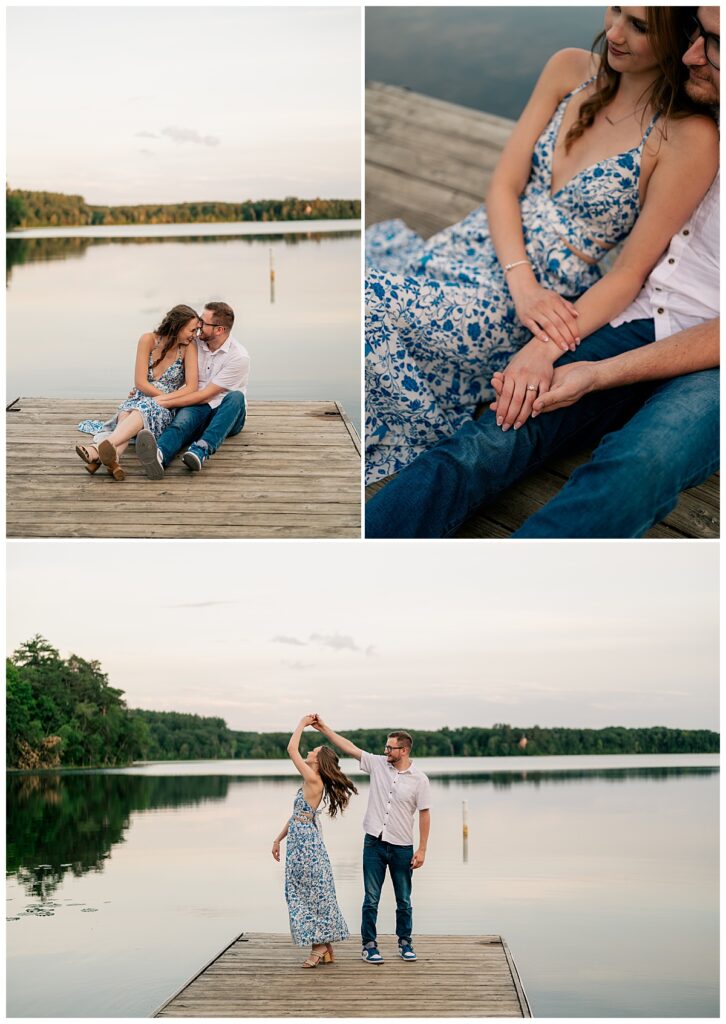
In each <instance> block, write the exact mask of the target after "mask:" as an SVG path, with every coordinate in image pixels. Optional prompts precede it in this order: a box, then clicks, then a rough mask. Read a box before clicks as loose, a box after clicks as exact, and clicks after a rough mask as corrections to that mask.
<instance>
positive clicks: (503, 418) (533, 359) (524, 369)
mask: <svg viewBox="0 0 726 1024" xmlns="http://www.w3.org/2000/svg"><path fill="white" fill-rule="evenodd" d="M555 351H556V350H555ZM553 373H554V362H553V358H552V350H551V349H550V348H547V347H545V346H544V345H542V344H541V343H540V342H539V341H537V340H536V339H534V340H532V341H530V342H529V343H528V344H527V345H525V346H524V348H522V349H520V350H519V352H517V354H516V355H515V356H514V358H513V359H512V360H511V362H510V363H509V365H508V366H507V367H506V369H505V370H504V371H503V372H502V373H495V374H494V375H493V377H492V387H493V388H494V390H495V391H496V393H497V398H496V400H495V401H494V402H492V404H491V405H490V407H489V408H490V409H492V410H493V411H494V413H495V414H496V417H497V426H498V427H501V428H502V430H505V431H506V430H509V428H510V427H514V429H515V430H519V428H520V427H521V426H522V424H523V423H525V422H526V421H527V419H529V416H530V414H531V412H532V406H533V405H534V402H535V399H536V398H537V396H538V395H539V394H542V393H543V392H545V391H549V387H550V382H551V380H552V374H553Z"/></svg>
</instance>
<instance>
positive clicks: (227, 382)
mask: <svg viewBox="0 0 726 1024" xmlns="http://www.w3.org/2000/svg"><path fill="white" fill-rule="evenodd" d="M249 371H250V358H249V356H245V355H242V354H241V353H234V354H233V355H231V356H230V357H229V359H226V360H225V362H224V364H223V365H222V366H221V367H220V368H219V370H217V372H216V373H215V374H214V376H213V377H212V379H211V380H210V381H209V383H210V384H216V385H217V387H218V388H224V390H225V391H239V390H241V388H242V385H243V384H244V381H245V378H246V377H247V376H248V374H249Z"/></svg>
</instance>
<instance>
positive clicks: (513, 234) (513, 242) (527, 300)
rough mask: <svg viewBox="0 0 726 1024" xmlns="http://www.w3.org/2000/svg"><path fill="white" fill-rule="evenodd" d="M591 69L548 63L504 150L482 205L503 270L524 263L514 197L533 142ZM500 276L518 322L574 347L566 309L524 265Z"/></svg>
mask: <svg viewBox="0 0 726 1024" xmlns="http://www.w3.org/2000/svg"><path fill="white" fill-rule="evenodd" d="M593 70H594V66H593V63H592V55H591V54H589V53H587V52H586V51H585V50H572V49H570V50H561V51H560V52H559V53H556V54H555V55H554V57H552V58H550V60H549V61H548V62H547V64H546V65H545V68H544V70H543V72H542V74H541V75H540V78H539V81H538V82H537V85H536V86H535V88H534V92H533V93H532V96H531V97H530V100H529V102H528V103H527V106H526V107H525V109H524V112H523V113H522V116H521V117H520V119H519V121H518V122H517V124H516V126H515V128H514V131H513V132H512V134H511V136H510V138H509V141H508V142H507V144H506V146H505V147H504V150H503V152H502V155H501V157H500V160H499V163H498V164H497V168H496V170H495V172H494V174H493V175H492V180H491V184H490V186H489V193H488V195H487V201H486V205H487V214H488V217H489V229H490V231H491V236H492V241H493V243H494V248H495V250H496V253H497V256H498V258H499V262H500V264H501V265H502V266H503V267H504V266H506V265H507V264H509V263H515V262H517V261H518V260H526V259H527V253H526V250H525V247H524V234H523V231H522V218H521V212H520V206H519V197H520V195H521V194H522V192H523V191H524V188H525V186H526V184H527V181H528V179H529V176H530V173H531V169H532V153H533V150H534V146H535V143H536V142H537V139H538V138H539V136H540V135H541V133H542V130H543V129H544V127H545V126H546V124H547V122H548V121H549V120H550V118H551V117H552V115H553V113H554V111H555V110H556V109H557V106H558V104H559V103H560V101H561V100H562V98H563V97H564V96H566V95H567V93H568V92H570V91H571V90H572V89H573V88H575V87H576V86H577V85H580V84H581V83H582V82H583V81H584V80H585V79H586V78H587V77H588V75H589V74H591V73H592V72H593ZM506 277H507V284H508V285H509V290H510V292H511V295H512V298H513V300H514V304H515V307H516V310H517V316H518V317H519V319H520V320H521V322H522V323H523V324H524V325H525V326H526V327H528V328H529V330H531V331H532V333H533V334H535V335H537V336H538V337H539V338H540V339H541V340H543V341H546V340H547V337H548V336H552V337H554V338H555V339H556V340H558V341H560V342H561V343H567V344H568V347H574V346H575V344H576V341H577V339H578V338H579V337H580V333H579V329H578V325H577V322H576V314H575V313H574V311H573V306H572V304H571V303H570V302H568V301H567V300H566V299H563V298H562V297H561V296H559V295H557V294H556V293H555V292H551V291H548V290H547V289H545V288H542V287H541V285H539V284H538V282H537V278H536V277H535V275H534V271H533V270H532V267H531V266H529V265H528V264H527V263H520V264H519V265H518V266H516V267H513V268H512V269H511V270H510V271H508V272H507V274H506Z"/></svg>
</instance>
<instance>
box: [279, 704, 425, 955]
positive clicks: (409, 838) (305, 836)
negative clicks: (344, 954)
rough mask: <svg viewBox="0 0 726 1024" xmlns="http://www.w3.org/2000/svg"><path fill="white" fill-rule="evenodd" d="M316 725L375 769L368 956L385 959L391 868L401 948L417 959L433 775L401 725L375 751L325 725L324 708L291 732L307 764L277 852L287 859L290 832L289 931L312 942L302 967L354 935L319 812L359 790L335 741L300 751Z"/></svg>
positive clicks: (367, 849)
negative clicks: (417, 895)
mask: <svg viewBox="0 0 726 1024" xmlns="http://www.w3.org/2000/svg"><path fill="white" fill-rule="evenodd" d="M307 726H312V727H313V728H314V729H317V731H318V732H320V733H322V735H323V736H325V738H326V739H328V740H330V742H331V743H334V744H335V746H336V747H337V748H338V749H339V750H340V751H342V753H343V754H346V755H347V756H348V757H353V758H355V760H356V761H358V762H359V763H360V767H361V771H362V772H365V774H366V775H369V776H370V792H369V795H368V807H367V810H366V814H365V818H364V819H363V829H364V831H365V839H364V845H363V885H364V890H365V896H364V899H363V913H362V922H361V939H362V944H363V949H362V953H361V956H362V959H363V960H364V962H365V963H368V964H382V963H383V962H384V958H383V955H382V954H381V952H380V950H379V948H378V940H377V932H376V921H377V917H378V903H379V900H380V896H381V889H382V888H383V882H384V881H385V877H386V870H388V871H389V872H390V875H391V881H392V883H393V890H394V893H395V896H396V935H397V937H398V955H399V956H400V958H401V959H402V960H404V961H413V960H415V959H416V953H415V951H414V948H413V944H412V931H413V916H412V908H411V881H412V876H413V872H414V870H415V869H416V868H420V867H421V865H422V864H423V862H424V860H425V858H426V845H427V842H428V837H429V829H430V826H431V811H430V807H431V801H430V793H429V780H428V778H427V777H426V776H425V775H424V773H423V772H421V771H419V770H418V768H416V767H415V766H414V764H413V762H412V761H411V747H412V745H413V740H412V739H411V736H410V735H409V733H407V732H403V731H401V730H397V731H395V732H392V733H390V734H389V735H388V737H387V739H386V745H385V748H384V751H385V753H384V754H382V755H379V754H368V753H366V752H365V751H363V750H361V749H360V748H359V747H357V746H356V745H355V743H351V741H350V740H348V739H346V738H345V737H344V736H340V735H339V734H338V733H336V732H333V730H332V729H331V728H330V727H329V726H328V725H326V723H325V722H324V721H323V720H322V718H321V717H320V716H319V715H306V716H305V717H304V718H303V719H301V720H300V722H299V723H298V726H297V728H296V729H295V732H294V733H293V734H292V736H291V737H290V742H289V744H288V747H287V752H288V754H289V755H290V758H291V760H292V762H293V764H294V765H295V767H296V768H297V770H298V771H299V772H300V775H301V776H302V779H303V783H302V786H301V787H300V789H299V790H298V792H297V796H296V797H295V804H294V807H293V813H292V817H291V818H290V820H289V821H288V822H287V823H286V825H285V827H284V828H283V830H282V831H281V832H280V834H279V835H278V836H277V837H276V839H275V840H274V842H273V844H272V856H273V857H274V858H275V860H277V861H279V860H280V843H281V842H282V840H283V839H285V838H287V850H286V857H285V898H286V900H287V906H288V910H289V912H290V931H291V933H292V938H293V941H294V942H295V943H297V945H298V946H310V955H309V956H308V958H307V959H306V960H305V961H304V963H303V965H302V966H303V967H317V966H318V964H321V963H323V964H325V963H331V962H332V961H333V959H334V954H333V946H332V944H333V942H340V941H342V940H344V939H347V938H348V935H349V933H348V926H347V925H346V923H345V920H344V918H343V915H342V913H341V911H340V908H339V906H338V902H337V898H336V894H335V882H334V880H333V872H332V869H331V866H330V860H329V858H328V853H327V850H326V849H325V843H324V842H323V837H322V834H321V832H320V825H319V821H318V819H319V817H320V815H321V813H322V811H323V809H324V808H326V807H327V810H328V813H329V814H330V816H331V817H335V815H336V814H337V812H338V811H341V812H342V811H344V810H345V808H346V807H347V805H348V802H349V800H350V798H351V796H352V794H353V793H357V792H358V790H357V789H356V788H355V786H354V785H353V783H352V782H351V781H350V779H349V778H347V776H345V775H344V774H343V772H341V770H340V767H339V765H338V756H337V754H336V753H335V751H334V750H333V749H332V747H329V746H326V745H322V746H319V747H315V748H314V749H313V750H311V751H310V753H309V754H308V756H307V757H306V758H303V757H302V755H301V754H300V738H301V736H302V734H303V731H304V730H305V728H306V727H307ZM416 811H418V815H419V844H418V846H417V848H416V850H415V851H414V847H413V838H414V836H413V831H414V818H415V814H416Z"/></svg>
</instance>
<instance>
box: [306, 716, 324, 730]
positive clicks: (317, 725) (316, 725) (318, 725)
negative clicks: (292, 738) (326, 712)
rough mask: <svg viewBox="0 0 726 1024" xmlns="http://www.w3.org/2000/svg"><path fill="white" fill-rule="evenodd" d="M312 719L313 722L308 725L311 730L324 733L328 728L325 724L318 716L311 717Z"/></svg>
mask: <svg viewBox="0 0 726 1024" xmlns="http://www.w3.org/2000/svg"><path fill="white" fill-rule="evenodd" d="M312 718H313V721H312V722H311V723H310V724H311V725H312V727H313V729H317V730H318V732H325V730H326V729H327V728H328V727H327V725H326V724H325V722H324V721H323V720H322V718H321V717H320V715H313V716H312Z"/></svg>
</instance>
